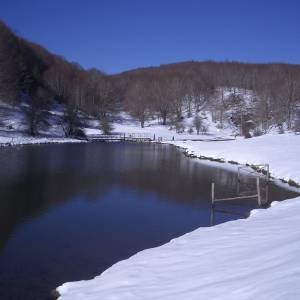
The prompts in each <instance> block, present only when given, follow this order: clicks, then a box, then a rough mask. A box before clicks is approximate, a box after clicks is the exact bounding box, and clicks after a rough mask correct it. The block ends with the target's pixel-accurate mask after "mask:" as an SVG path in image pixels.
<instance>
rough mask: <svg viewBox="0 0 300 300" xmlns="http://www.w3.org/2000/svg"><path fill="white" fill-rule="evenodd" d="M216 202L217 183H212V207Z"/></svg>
mask: <svg viewBox="0 0 300 300" xmlns="http://www.w3.org/2000/svg"><path fill="white" fill-rule="evenodd" d="M214 202H215V183H214V182H212V183H211V206H212V207H214Z"/></svg>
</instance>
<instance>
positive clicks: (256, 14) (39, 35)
mask: <svg viewBox="0 0 300 300" xmlns="http://www.w3.org/2000/svg"><path fill="white" fill-rule="evenodd" d="M0 18H1V19H2V20H4V21H5V22H6V23H7V24H8V25H9V26H11V27H12V28H13V29H14V30H15V31H16V32H17V33H18V34H20V35H21V36H23V37H25V38H28V39H30V40H32V41H34V42H37V43H39V44H42V45H43V46H45V47H46V48H48V49H49V50H50V51H52V52H54V53H57V54H60V55H62V56H64V57H65V58H67V59H68V60H71V61H76V62H78V63H80V64H81V65H82V66H84V67H86V68H89V67H97V68H99V69H101V70H103V71H105V72H107V73H116V72H120V71H124V70H127V69H131V68H136V67H141V66H151V65H159V64H162V63H169V62H176V61H185V60H207V59H213V60H240V61H246V62H271V61H277V62H278V61H280V62H289V63H297V64H300V1H298V0H235V1H234V0H202V1H201V0H160V1H157V0H98V1H97V0H70V1H66V0H60V1H59V0H1V4H0Z"/></svg>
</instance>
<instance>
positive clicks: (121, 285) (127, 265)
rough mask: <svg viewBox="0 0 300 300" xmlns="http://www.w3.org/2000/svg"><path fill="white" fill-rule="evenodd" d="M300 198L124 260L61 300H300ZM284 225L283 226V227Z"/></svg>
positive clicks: (65, 291)
mask: <svg viewBox="0 0 300 300" xmlns="http://www.w3.org/2000/svg"><path fill="white" fill-rule="evenodd" d="M299 215H300V197H299V198H296V199H292V200H287V201H285V202H282V203H280V204H277V203H276V205H273V206H272V207H271V208H270V209H268V210H255V211H253V212H252V215H251V216H250V217H249V218H248V219H242V220H238V221H233V222H228V223H224V224H221V225H218V226H213V227H206V228H199V229H197V230H195V231H193V232H191V233H188V234H186V235H184V236H182V237H180V238H177V239H174V240H172V241H171V242H170V243H168V244H166V245H163V246H161V247H158V248H153V249H149V250H145V251H142V252H140V253H138V254H137V255H134V256H132V257H131V258H129V259H128V260H125V261H121V262H119V263H117V264H115V265H114V266H112V267H111V268H110V269H108V270H107V271H105V272H104V273H102V275H100V276H98V277H96V278H95V279H93V280H88V281H79V282H74V283H65V284H63V285H62V286H60V287H59V288H58V292H59V293H60V294H61V297H60V299H64V300H77V299H78V300H79V299H86V300H89V299H90V300H92V299H101V300H118V299H122V300H127V299H128V300H135V299H136V300H140V299H144V300H148V299H149V300H153V299H164V300H176V299H184V300H185V299H189V300H193V299H195V300H199V299H230V300H232V299H238V300H242V299H273V300H275V299H299V298H300V285H299V282H300V261H299V253H300V230H298V228H299V226H300V218H299ZM278 220H280V222H279V221H278Z"/></svg>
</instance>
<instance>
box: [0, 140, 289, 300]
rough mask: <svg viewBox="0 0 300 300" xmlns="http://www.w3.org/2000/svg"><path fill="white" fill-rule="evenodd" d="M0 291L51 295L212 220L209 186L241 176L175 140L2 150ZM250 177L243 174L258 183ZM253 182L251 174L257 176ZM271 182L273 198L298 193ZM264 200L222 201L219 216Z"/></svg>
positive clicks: (228, 187)
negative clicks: (188, 152)
mask: <svg viewBox="0 0 300 300" xmlns="http://www.w3.org/2000/svg"><path fill="white" fill-rule="evenodd" d="M0 153H1V156H0V299H1V300H3V299H13V300H14V299H22V300H27V299H30V300H31V299H38V300H41V299H51V297H50V291H51V290H52V289H54V288H55V287H57V286H58V285H61V284H62V283H64V282H66V281H74V280H81V279H90V278H93V277H94V276H96V275H99V274H100V273H102V272H103V271H104V270H105V269H107V268H108V267H110V266H111V265H112V264H114V263H116V262H118V261H120V260H122V259H126V258H128V257H129V256H131V255H133V254H135V253H136V252H138V251H141V250H143V249H146V248H151V247H155V246H159V245H162V244H164V243H166V242H168V241H169V240H170V239H173V238H175V237H178V236H180V235H182V234H184V233H187V232H190V231H192V230H194V229H196V228H198V227H200V226H209V224H210V208H211V206H210V186H211V182H212V181H214V182H215V183H216V190H217V197H223V196H232V195H234V194H235V191H236V185H237V174H236V173H234V172H230V171H226V170H224V169H220V168H216V167H211V166H208V165H207V164H204V163H201V162H198V161H196V160H193V159H189V158H186V157H185V156H184V155H183V154H182V153H181V152H180V151H178V150H176V149H175V148H174V147H171V146H167V145H152V144H150V145H149V144H123V143H111V144H105V143H94V144H65V145H44V146H23V147H14V148H2V149H0ZM251 180H252V178H250V177H246V176H244V177H243V181H244V182H246V183H248V186H249V185H250V186H251V185H252V183H251ZM252 181H253V180H252ZM294 195H295V194H294V193H292V192H288V191H286V190H283V189H281V188H278V187H276V186H274V185H270V190H269V196H270V199H271V200H282V199H285V198H289V197H292V196H294ZM255 207H256V201H254V200H253V201H247V200H246V201H243V202H242V203H230V204H229V203H226V204H221V203H220V204H218V208H219V211H216V212H215V219H214V222H215V223H216V224H218V223H222V222H225V221H228V220H233V219H237V218H241V217H247V216H248V213H249V211H250V210H251V209H253V208H255Z"/></svg>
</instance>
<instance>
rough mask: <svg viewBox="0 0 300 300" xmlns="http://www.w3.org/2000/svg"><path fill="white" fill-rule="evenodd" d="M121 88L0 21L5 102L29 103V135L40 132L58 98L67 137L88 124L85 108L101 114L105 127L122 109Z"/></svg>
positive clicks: (0, 87)
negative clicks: (119, 106) (118, 107)
mask: <svg viewBox="0 0 300 300" xmlns="http://www.w3.org/2000/svg"><path fill="white" fill-rule="evenodd" d="M117 90H118V89H117V87H116V86H115V85H114V81H113V79H112V78H111V77H109V76H107V75H105V74H103V73H102V72H100V71H99V70H96V69H92V70H84V69H83V68H81V67H80V66H79V65H78V64H75V63H70V62H68V61H66V60H65V59H64V58H62V57H60V56H57V55H53V54H52V53H49V52H48V51H47V50H46V49H44V48H43V47H41V46H39V45H37V44H34V43H31V42H28V41H26V40H24V39H23V38H21V37H19V36H17V35H16V34H15V33H14V32H12V30H11V29H10V28H8V27H7V26H6V25H5V24H4V23H3V22H1V21H0V100H1V101H4V102H6V103H10V104H14V105H20V104H21V103H25V104H26V106H24V107H26V108H27V115H28V132H29V134H31V135H37V134H38V128H39V125H40V123H42V122H44V121H45V120H44V117H43V111H45V110H47V109H49V107H50V106H51V104H52V103H53V101H54V100H55V101H58V102H60V103H64V104H65V105H66V110H65V112H64V124H63V126H64V131H65V134H66V135H67V136H72V135H76V134H77V131H78V128H80V127H81V126H82V124H80V118H79V117H78V116H79V112H81V113H82V112H83V113H86V114H88V115H92V116H94V117H97V118H99V120H100V121H101V124H102V125H103V127H104V129H105V128H107V124H108V122H109V117H110V114H111V113H112V112H113V111H114V110H115V107H116V99H117V96H116V94H115V93H116V92H117Z"/></svg>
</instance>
